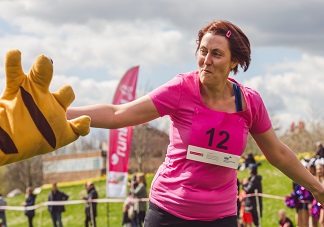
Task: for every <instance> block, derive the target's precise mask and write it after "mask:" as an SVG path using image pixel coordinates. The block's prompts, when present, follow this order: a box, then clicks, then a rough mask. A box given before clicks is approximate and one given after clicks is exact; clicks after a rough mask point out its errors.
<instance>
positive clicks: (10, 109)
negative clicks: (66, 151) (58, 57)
mask: <svg viewBox="0 0 324 227" xmlns="http://www.w3.org/2000/svg"><path fill="white" fill-rule="evenodd" d="M5 72H6V88H5V90H4V92H3V94H2V96H1V98H0V166H2V165H6V164H9V163H12V162H17V161H21V160H24V159H28V158H31V157H33V156H36V155H41V154H46V153H48V152H51V151H54V150H56V149H58V148H60V147H63V146H65V145H67V144H69V143H71V142H73V141H75V140H76V139H78V138H79V136H80V135H81V136H85V135H87V134H88V133H89V131H90V118H89V117H88V116H81V117H79V118H76V119H73V120H70V121H68V120H67V119H66V109H67V108H68V107H69V105H70V104H71V103H72V102H73V100H74V92H73V90H72V88H71V87H70V86H68V85H66V86H63V87H62V88H60V89H59V90H58V91H57V92H55V93H50V92H49V90H48V89H49V85H50V83H51V80H52V77H53V64H52V60H51V59H49V58H47V57H46V56H44V55H40V56H38V57H37V58H36V60H35V61H34V63H33V65H32V67H31V69H30V71H29V73H28V74H27V75H25V74H24V72H23V70H22V66H21V53H20V51H19V50H10V51H8V52H7V55H6V60H5Z"/></svg>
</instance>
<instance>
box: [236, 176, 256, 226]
mask: <svg viewBox="0 0 324 227" xmlns="http://www.w3.org/2000/svg"><path fill="white" fill-rule="evenodd" d="M248 182H249V180H248V179H247V178H244V179H243V180H242V184H243V185H246V184H248ZM239 200H240V201H241V208H240V215H241V220H242V224H243V226H244V227H252V226H253V217H252V213H251V207H247V206H245V200H248V199H247V197H246V191H245V190H244V189H242V190H241V192H240V195H239ZM248 202H249V201H248ZM240 227H241V226H240Z"/></svg>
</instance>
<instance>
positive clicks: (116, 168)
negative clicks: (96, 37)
mask: <svg viewBox="0 0 324 227" xmlns="http://www.w3.org/2000/svg"><path fill="white" fill-rule="evenodd" d="M138 70H139V66H135V67H133V68H131V69H129V70H128V71H127V72H126V74H125V75H124V76H123V78H122V79H121V81H120V83H119V85H118V87H117V89H116V92H115V95H114V100H113V104H117V105H118V104H124V103H128V102H131V101H133V100H134V99H135V96H136V84H137V78H138ZM132 131H133V127H125V128H120V129H111V130H110V131H109V150H108V155H107V182H106V184H107V185H106V197H114V198H125V197H126V193H127V180H128V179H127V178H128V174H127V173H128V160H129V155H130V146H131V140H132Z"/></svg>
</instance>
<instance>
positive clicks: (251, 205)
mask: <svg viewBox="0 0 324 227" xmlns="http://www.w3.org/2000/svg"><path fill="white" fill-rule="evenodd" d="M248 169H249V173H250V177H249V178H248V180H247V181H246V182H244V184H243V182H242V184H243V185H242V189H243V190H244V191H245V192H246V194H254V193H255V190H257V193H262V182H261V181H262V176H260V175H258V165H257V164H250V165H249V166H248ZM257 198H258V199H257ZM244 202H245V207H246V209H247V210H249V211H250V212H251V214H252V218H253V223H254V225H255V226H260V225H261V219H260V218H261V217H262V209H263V206H262V196H258V197H256V196H249V197H246V198H245V200H244Z"/></svg>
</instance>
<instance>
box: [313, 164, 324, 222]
mask: <svg viewBox="0 0 324 227" xmlns="http://www.w3.org/2000/svg"><path fill="white" fill-rule="evenodd" d="M315 168H316V178H317V180H318V181H319V182H321V183H322V184H323V185H324V158H320V159H317V160H316V161H315ZM322 204H324V203H322ZM311 215H312V216H313V217H314V218H315V219H317V220H318V224H319V226H320V227H324V209H323V207H322V205H321V203H320V202H319V201H318V200H317V199H313V203H312V208H311Z"/></svg>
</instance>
